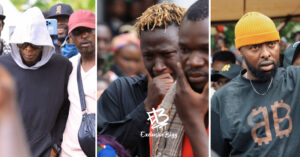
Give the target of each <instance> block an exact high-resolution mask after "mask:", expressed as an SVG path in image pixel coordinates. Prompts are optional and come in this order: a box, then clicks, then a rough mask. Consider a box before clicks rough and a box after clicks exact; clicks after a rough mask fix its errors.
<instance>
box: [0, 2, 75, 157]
mask: <svg viewBox="0 0 300 157" xmlns="http://www.w3.org/2000/svg"><path fill="white" fill-rule="evenodd" d="M10 45H11V48H12V53H11V54H9V55H5V56H1V57H0V64H2V65H3V66H4V67H5V68H6V69H7V70H8V71H9V72H10V73H11V75H12V76H13V78H14V79H15V82H16V89H17V103H18V106H19V110H20V112H21V116H22V119H23V124H24V127H25V132H26V135H27V140H28V144H29V147H30V148H31V153H32V156H34V157H49V156H50V152H51V150H52V151H53V150H55V151H56V152H58V151H59V150H60V145H61V140H62V134H63V131H64V128H65V124H66V120H67V115H68V108H69V101H68V92H67V85H68V79H69V75H70V73H71V71H72V65H71V63H70V62H69V61H68V60H67V59H66V58H65V57H63V56H61V55H59V54H55V50H54V46H53V44H52V40H51V38H50V35H49V33H48V31H47V27H46V21H45V19H44V17H43V15H42V12H41V11H40V10H39V9H38V8H36V7H34V8H30V9H28V10H27V11H25V12H24V13H23V14H22V16H21V17H20V19H19V23H18V24H17V25H16V29H15V31H14V34H13V35H12V38H11V41H10Z"/></svg>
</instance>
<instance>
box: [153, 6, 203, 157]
mask: <svg viewBox="0 0 300 157" xmlns="http://www.w3.org/2000/svg"><path fill="white" fill-rule="evenodd" d="M208 7H209V5H208V1H207V0H203V1H197V2H195V3H194V4H193V5H192V6H191V7H190V8H189V9H188V11H187V13H186V14H185V15H184V17H183V20H182V22H181V24H180V27H179V41H178V43H179V47H180V51H179V58H180V63H177V72H176V73H177V80H176V83H175V84H174V85H173V86H172V87H171V88H170V89H169V91H168V93H167V94H166V96H165V98H164V100H163V102H162V104H161V105H160V108H163V109H165V110H166V111H169V113H168V112H166V114H167V115H168V116H169V120H168V121H167V123H168V124H167V125H166V126H165V128H162V129H152V130H153V134H154V135H155V134H159V133H162V132H164V131H170V133H171V134H177V138H170V137H155V136H153V137H152V139H151V138H150V139H151V140H150V142H151V141H152V143H150V145H152V152H151V154H152V156H160V155H161V156H182V157H192V156H195V157H198V156H204V157H206V156H208V135H207V132H206V126H205V123H206V124H207V123H208V119H205V115H206V114H207V111H208V86H207V82H208V67H209V64H208V61H209V60H208V47H209V39H208V37H209V18H208V13H209V8H208ZM181 65H182V66H181ZM152 128H153V127H152Z"/></svg>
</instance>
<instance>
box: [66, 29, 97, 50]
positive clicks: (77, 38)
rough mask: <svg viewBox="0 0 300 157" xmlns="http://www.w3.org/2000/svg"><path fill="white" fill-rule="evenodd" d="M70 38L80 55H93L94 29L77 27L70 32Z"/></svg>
mask: <svg viewBox="0 0 300 157" xmlns="http://www.w3.org/2000/svg"><path fill="white" fill-rule="evenodd" d="M71 36H72V40H73V42H74V44H75V45H76V48H77V50H78V51H79V52H80V54H81V55H94V54H93V53H95V29H91V28H87V27H77V28H75V29H74V30H72V32H71Z"/></svg>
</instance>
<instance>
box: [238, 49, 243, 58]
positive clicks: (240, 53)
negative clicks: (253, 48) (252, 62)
mask: <svg viewBox="0 0 300 157" xmlns="http://www.w3.org/2000/svg"><path fill="white" fill-rule="evenodd" d="M237 51H239V55H240V56H243V53H242V51H241V48H239V49H238V50H237Z"/></svg>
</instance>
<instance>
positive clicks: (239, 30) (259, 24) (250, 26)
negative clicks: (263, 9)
mask: <svg viewBox="0 0 300 157" xmlns="http://www.w3.org/2000/svg"><path fill="white" fill-rule="evenodd" d="M234 33H235V47H236V49H237V50H238V49H239V48H240V47H242V46H246V45H254V44H260V43H264V42H268V41H275V40H280V37H279V32H278V31H277V29H276V26H275V24H274V22H273V21H272V20H271V19H270V18H269V17H267V16H265V15H263V14H261V13H259V12H248V13H246V14H245V15H244V16H243V17H242V18H241V19H240V20H239V21H238V22H237V24H236V25H235V30H234Z"/></svg>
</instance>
